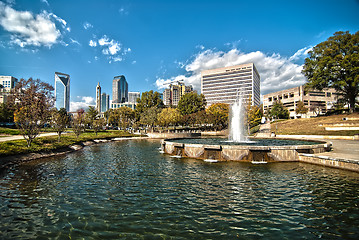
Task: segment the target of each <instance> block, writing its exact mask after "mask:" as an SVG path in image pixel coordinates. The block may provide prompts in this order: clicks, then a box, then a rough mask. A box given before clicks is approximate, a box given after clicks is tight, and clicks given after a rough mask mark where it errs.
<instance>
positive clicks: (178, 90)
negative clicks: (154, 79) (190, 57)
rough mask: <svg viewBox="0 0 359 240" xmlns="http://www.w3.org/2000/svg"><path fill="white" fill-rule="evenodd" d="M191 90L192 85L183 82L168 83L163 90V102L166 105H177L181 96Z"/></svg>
mask: <svg viewBox="0 0 359 240" xmlns="http://www.w3.org/2000/svg"><path fill="white" fill-rule="evenodd" d="M190 92H193V87H192V86H191V85H190V86H186V85H185V84H184V83H183V82H178V83H177V85H176V84H170V85H169V88H167V89H165V90H164V91H163V103H164V104H165V105H166V106H177V105H178V103H179V101H180V99H181V97H182V96H183V95H185V94H186V93H190Z"/></svg>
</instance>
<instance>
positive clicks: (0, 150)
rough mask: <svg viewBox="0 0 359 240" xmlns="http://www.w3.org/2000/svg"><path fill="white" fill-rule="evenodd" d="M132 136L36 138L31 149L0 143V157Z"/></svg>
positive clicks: (113, 133)
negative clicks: (59, 139) (95, 140)
mask: <svg viewBox="0 0 359 240" xmlns="http://www.w3.org/2000/svg"><path fill="white" fill-rule="evenodd" d="M132 136H134V135H133V134H130V133H128V132H124V131H118V130H114V131H102V132H98V133H97V135H96V134H95V133H94V132H89V131H88V132H85V133H83V134H81V135H80V136H79V137H78V138H76V135H75V134H73V133H68V134H63V135H61V141H60V142H58V141H57V139H58V137H57V135H56V136H48V137H38V138H36V139H35V140H34V141H33V143H32V144H31V147H30V148H28V147H27V144H26V141H25V140H15V141H6V142H0V156H8V155H15V154H23V153H31V152H40V151H51V150H56V149H60V148H63V147H67V146H70V145H72V144H76V143H79V142H85V141H88V140H93V139H105V138H116V137H132Z"/></svg>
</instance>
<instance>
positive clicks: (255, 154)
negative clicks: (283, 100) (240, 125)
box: [161, 138, 331, 162]
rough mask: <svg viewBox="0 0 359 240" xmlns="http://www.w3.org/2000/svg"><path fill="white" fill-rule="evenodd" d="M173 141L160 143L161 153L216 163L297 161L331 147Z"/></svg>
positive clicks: (325, 144) (324, 142)
mask: <svg viewBox="0 0 359 240" xmlns="http://www.w3.org/2000/svg"><path fill="white" fill-rule="evenodd" d="M177 139H179V138H173V139H164V140H162V141H161V145H162V151H163V152H164V153H167V154H170V155H177V156H178V155H179V156H182V157H189V158H197V159H215V160H218V161H249V162H252V161H266V162H287V161H299V154H300V153H308V154H314V153H321V152H325V151H327V150H328V149H330V147H331V143H330V142H326V141H318V142H321V143H319V144H314V145H294V146H251V145H237V146H231V145H205V144H193V143H191V144H187V143H178V142H176V140H177Z"/></svg>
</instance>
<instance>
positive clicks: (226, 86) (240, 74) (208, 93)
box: [201, 63, 260, 106]
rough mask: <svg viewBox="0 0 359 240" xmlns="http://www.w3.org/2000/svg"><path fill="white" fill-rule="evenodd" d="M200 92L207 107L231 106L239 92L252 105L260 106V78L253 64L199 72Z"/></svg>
mask: <svg viewBox="0 0 359 240" xmlns="http://www.w3.org/2000/svg"><path fill="white" fill-rule="evenodd" d="M201 92H202V94H203V95H204V96H205V98H206V101H207V106H210V105H212V104H213V103H228V104H232V103H233V102H234V101H235V100H236V98H237V92H239V93H240V94H241V95H242V96H243V98H244V99H245V100H248V99H249V98H251V100H252V105H257V106H259V105H260V77H259V73H258V71H257V69H256V67H255V66H254V64H253V63H247V64H242V65H236V66H231V67H224V68H217V69H211V70H205V71H202V72H201Z"/></svg>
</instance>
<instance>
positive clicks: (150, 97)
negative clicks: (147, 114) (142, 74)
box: [136, 90, 164, 115]
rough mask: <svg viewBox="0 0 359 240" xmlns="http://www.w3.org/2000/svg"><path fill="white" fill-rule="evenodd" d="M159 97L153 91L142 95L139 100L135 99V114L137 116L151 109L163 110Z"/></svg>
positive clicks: (158, 94)
mask: <svg viewBox="0 0 359 240" xmlns="http://www.w3.org/2000/svg"><path fill="white" fill-rule="evenodd" d="M160 96H161V95H160V93H159V92H154V91H153V90H151V91H149V92H144V93H142V94H141V98H138V99H137V105H136V112H137V113H138V115H140V114H141V113H143V112H144V111H146V110H147V109H149V108H151V107H156V108H163V106H164V105H163V101H162V99H161V97H160Z"/></svg>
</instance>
